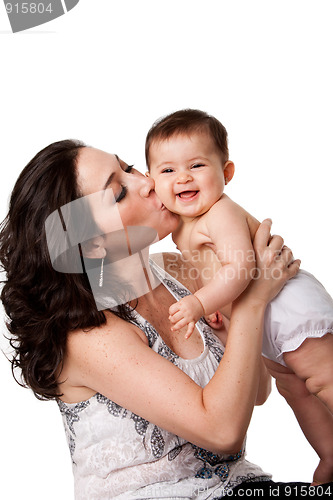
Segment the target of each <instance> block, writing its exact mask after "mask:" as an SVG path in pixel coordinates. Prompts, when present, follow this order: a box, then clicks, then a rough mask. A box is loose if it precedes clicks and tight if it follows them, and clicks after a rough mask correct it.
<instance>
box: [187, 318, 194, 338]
mask: <svg viewBox="0 0 333 500" xmlns="http://www.w3.org/2000/svg"><path fill="white" fill-rule="evenodd" d="M194 326H195V323H194V321H191V322H190V323H189V324H188V327H187V332H186V333H185V338H186V339H189V338H190V337H191V335H192V333H193V331H194Z"/></svg>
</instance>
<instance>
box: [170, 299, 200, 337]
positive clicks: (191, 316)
mask: <svg viewBox="0 0 333 500" xmlns="http://www.w3.org/2000/svg"><path fill="white" fill-rule="evenodd" d="M169 314H170V316H169V320H170V321H171V323H173V326H172V328H171V330H172V331H175V330H180V329H181V328H183V326H185V325H187V331H186V334H185V338H186V339H188V338H189V337H190V336H191V335H192V333H193V330H194V327H195V323H196V321H198V319H199V318H201V316H202V315H203V314H204V310H203V307H202V305H201V302H200V300H199V299H197V297H196V296H195V295H187V296H186V297H184V298H182V299H181V300H180V301H179V302H176V303H175V304H172V306H170V308H169Z"/></svg>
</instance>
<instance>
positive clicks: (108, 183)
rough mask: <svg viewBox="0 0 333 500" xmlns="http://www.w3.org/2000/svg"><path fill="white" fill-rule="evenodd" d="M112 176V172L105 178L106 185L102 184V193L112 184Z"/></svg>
mask: <svg viewBox="0 0 333 500" xmlns="http://www.w3.org/2000/svg"><path fill="white" fill-rule="evenodd" d="M113 176H114V172H112V174H111V175H109V177H108V178H107V181H106V183H105V184H104V187H103V191H105V190H106V189H107V188H108V187H109V186H110V184H111V182H112V179H113Z"/></svg>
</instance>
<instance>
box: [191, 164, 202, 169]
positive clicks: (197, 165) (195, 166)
mask: <svg viewBox="0 0 333 500" xmlns="http://www.w3.org/2000/svg"><path fill="white" fill-rule="evenodd" d="M203 166H204V164H203V163H195V164H194V165H192V168H198V167H203Z"/></svg>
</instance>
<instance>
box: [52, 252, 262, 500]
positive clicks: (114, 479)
mask: <svg viewBox="0 0 333 500" xmlns="http://www.w3.org/2000/svg"><path fill="white" fill-rule="evenodd" d="M151 267H152V270H153V271H154V273H155V274H156V276H157V277H158V278H159V279H160V281H161V282H162V283H163V284H164V285H165V287H166V288H167V289H168V290H169V291H170V293H172V295H173V296H174V297H175V298H176V299H177V300H178V299H179V298H181V297H184V296H185V295H188V294H189V293H190V292H189V291H188V290H187V289H186V288H184V287H183V286H182V285H181V284H180V283H179V282H177V281H176V280H175V279H173V278H172V277H171V276H170V275H168V274H167V273H166V272H165V271H163V270H162V269H161V268H159V267H158V266H157V265H156V264H155V263H154V262H153V261H151ZM133 323H134V324H135V325H137V326H138V327H139V328H140V329H141V330H142V331H143V332H144V333H145V335H146V336H147V339H148V343H149V347H150V348H151V349H152V350H153V351H155V352H157V353H158V354H160V355H161V356H163V357H164V358H166V359H168V360H169V361H170V362H171V363H173V364H175V365H176V366H178V367H179V368H180V369H181V370H183V371H184V372H185V373H186V374H187V375H188V376H189V377H191V378H192V379H193V380H194V381H195V382H196V383H197V384H199V385H200V386H201V387H204V386H205V385H206V384H207V383H208V382H209V380H210V379H211V377H212V376H213V375H214V373H215V370H216V369H217V367H218V364H219V362H220V361H221V358H222V356H223V352H224V348H223V345H222V344H221V342H220V341H219V339H218V338H217V337H216V336H215V335H214V334H213V332H212V330H211V329H210V328H209V327H208V326H207V324H206V323H205V322H204V321H202V320H200V321H199V322H198V323H197V328H198V331H199V332H200V334H201V337H202V340H203V344H204V350H203V352H202V353H201V355H200V356H199V357H197V358H195V359H187V360H186V359H182V358H181V357H179V356H178V355H177V354H175V353H174V352H172V350H171V349H170V348H169V347H168V346H167V345H166V344H165V342H164V341H163V339H162V338H161V337H160V336H159V334H158V332H157V331H156V330H155V328H154V327H153V326H152V325H151V324H150V323H148V322H147V321H146V320H145V319H144V318H142V316H141V315H140V314H138V313H137V312H135V313H134V319H133ZM58 404H59V409H60V412H61V415H62V418H63V423H64V426H65V432H66V436H67V441H68V445H69V448H70V453H71V456H72V462H73V473H74V481H75V498H76V500H109V499H113V498H114V499H117V500H130V499H133V500H139V499H150V500H156V499H159V498H163V499H167V500H173V499H174V500H177V499H192V498H196V499H199V500H203V499H205V500H208V499H210V500H213V499H214V498H218V497H220V496H222V495H223V494H225V495H227V492H228V491H229V492H230V489H232V488H233V487H235V486H236V485H237V484H240V483H241V482H242V481H244V480H250V479H252V478H254V479H257V480H265V479H269V478H270V475H268V474H265V473H263V471H262V470H261V469H260V468H259V467H257V466H255V465H253V464H251V463H250V462H248V461H246V460H245V450H244V449H243V450H240V452H239V453H238V454H236V455H233V456H224V455H216V454H214V453H212V452H210V451H207V450H204V449H201V448H199V447H197V446H194V445H193V444H191V443H189V442H187V441H185V440H184V439H182V438H180V437H179V436H176V435H174V434H172V433H170V432H167V431H165V430H164V429H161V428H159V427H157V426H156V425H154V424H152V423H150V422H148V421H147V420H145V419H144V418H142V417H140V416H139V415H136V414H134V413H132V412H130V411H128V410H127V409H126V408H123V407H121V406H119V405H118V404H116V403H115V402H113V401H111V400H110V399H108V398H106V397H105V396H103V395H101V394H95V395H94V396H93V397H92V398H90V399H89V400H88V401H83V402H81V403H77V404H67V403H64V402H62V401H58ZM221 425H223V422H222V423H221Z"/></svg>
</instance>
